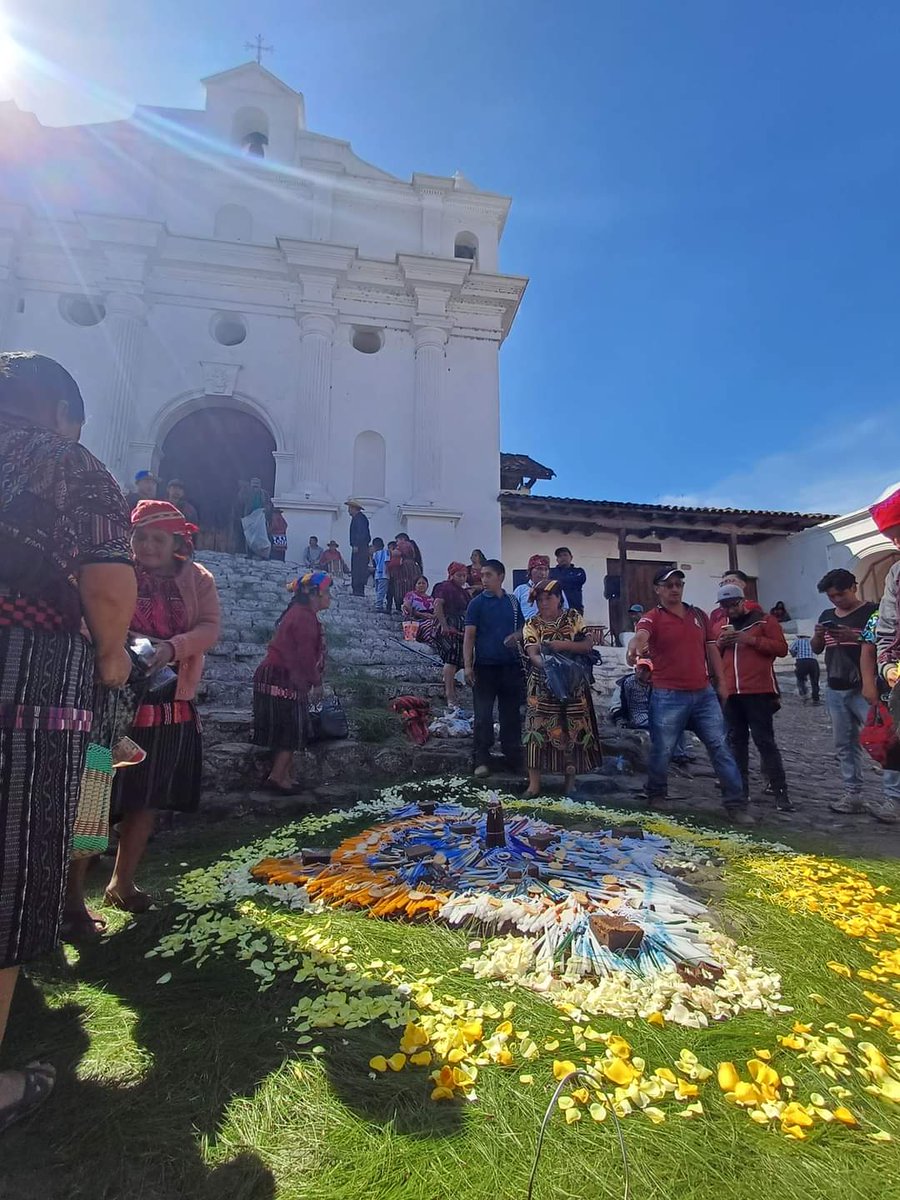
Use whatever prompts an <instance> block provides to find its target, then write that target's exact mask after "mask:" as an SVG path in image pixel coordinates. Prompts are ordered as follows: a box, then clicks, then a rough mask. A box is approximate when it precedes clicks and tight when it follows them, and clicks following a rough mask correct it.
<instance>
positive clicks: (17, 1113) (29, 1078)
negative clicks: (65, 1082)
mask: <svg viewBox="0 0 900 1200" xmlns="http://www.w3.org/2000/svg"><path fill="white" fill-rule="evenodd" d="M21 1073H22V1075H23V1076H24V1077H25V1090H24V1092H23V1093H22V1098H21V1100H17V1101H16V1103H15V1104H7V1105H6V1107H5V1108H0V1133H4V1132H5V1131H6V1130H7V1129H9V1127H10V1125H15V1123H16V1121H22V1120H24V1118H25V1117H28V1116H30V1115H31V1114H32V1113H33V1112H34V1111H35V1109H37V1108H40V1106H41V1105H42V1104H43V1103H44V1101H45V1100H46V1099H47V1098H48V1097H49V1095H50V1093H51V1092H52V1091H53V1087H54V1084H55V1083H56V1069H55V1068H54V1067H53V1066H51V1065H50V1063H38V1062H35V1063H29V1064H28V1066H27V1067H23V1068H22V1072H21Z"/></svg>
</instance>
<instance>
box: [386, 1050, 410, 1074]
mask: <svg viewBox="0 0 900 1200" xmlns="http://www.w3.org/2000/svg"><path fill="white" fill-rule="evenodd" d="M387 1065H388V1066H389V1067H390V1068H391V1070H392V1071H402V1070H403V1068H404V1067H405V1066H406V1055H405V1054H399V1053H398V1054H392V1055H391V1057H390V1058H389V1059H388V1060H387Z"/></svg>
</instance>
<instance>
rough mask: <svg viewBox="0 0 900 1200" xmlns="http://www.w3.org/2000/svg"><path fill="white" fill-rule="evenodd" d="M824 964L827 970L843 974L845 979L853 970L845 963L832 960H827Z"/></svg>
mask: <svg viewBox="0 0 900 1200" xmlns="http://www.w3.org/2000/svg"><path fill="white" fill-rule="evenodd" d="M825 966H826V967H827V968H828V970H829V971H834V973H835V975H843V977H844V978H845V979H849V978H850V977H851V976H852V974H853V972H852V971H851V970H850V968H849V967H848V966H847V965H846V963H841V962H833V961H832V962H827V963H826V964H825Z"/></svg>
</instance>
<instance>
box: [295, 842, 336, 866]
mask: <svg viewBox="0 0 900 1200" xmlns="http://www.w3.org/2000/svg"><path fill="white" fill-rule="evenodd" d="M300 861H301V862H302V863H303V865H304V866H309V865H310V864H311V863H330V862H331V851H330V850H322V849H320V848H316V847H314V846H304V847H303V849H302V850H301V851H300Z"/></svg>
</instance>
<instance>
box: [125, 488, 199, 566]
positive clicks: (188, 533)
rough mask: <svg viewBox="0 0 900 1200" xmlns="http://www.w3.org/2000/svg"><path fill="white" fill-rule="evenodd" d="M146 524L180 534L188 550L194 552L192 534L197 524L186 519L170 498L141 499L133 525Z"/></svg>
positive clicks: (132, 519)
mask: <svg viewBox="0 0 900 1200" xmlns="http://www.w3.org/2000/svg"><path fill="white" fill-rule="evenodd" d="M146 525H152V526H154V528H156V529H163V530H165V532H166V533H174V534H178V535H180V536H181V537H182V538H184V541H185V545H186V546H187V549H188V551H189V552H190V553H193V550H194V543H193V541H192V535H193V534H195V533H196V532H197V526H196V525H194V524H192V523H191V522H190V521H188V520H186V519H185V516H184V513H182V512H180V511H179V510H178V509H177V508H176V507H175V505H174V504H170V503H169V502H168V500H141V502H140V503H139V504H138V505H137V506H136V508H135V509H134V511H133V512H132V514H131V527H132V529H137V528H139V527H143V526H146Z"/></svg>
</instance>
